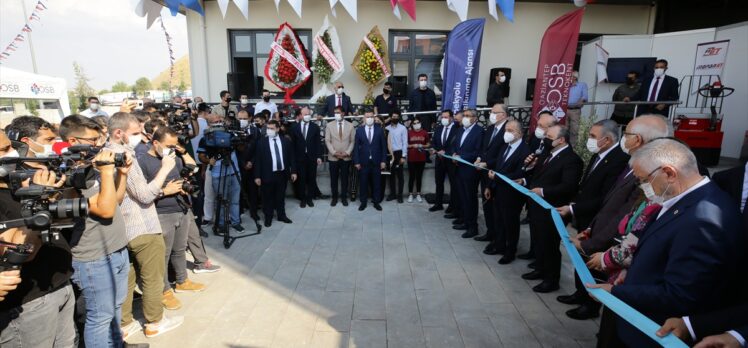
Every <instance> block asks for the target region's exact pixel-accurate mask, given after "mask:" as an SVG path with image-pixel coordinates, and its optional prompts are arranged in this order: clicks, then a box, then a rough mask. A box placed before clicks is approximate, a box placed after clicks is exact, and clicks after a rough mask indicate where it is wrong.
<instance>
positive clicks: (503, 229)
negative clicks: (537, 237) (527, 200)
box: [493, 188, 524, 256]
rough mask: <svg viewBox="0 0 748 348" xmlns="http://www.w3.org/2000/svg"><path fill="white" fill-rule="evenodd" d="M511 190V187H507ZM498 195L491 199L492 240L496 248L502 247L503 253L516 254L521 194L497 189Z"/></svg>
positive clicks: (521, 203)
mask: <svg viewBox="0 0 748 348" xmlns="http://www.w3.org/2000/svg"><path fill="white" fill-rule="evenodd" d="M509 189H510V190H513V189H512V188H509ZM497 192H499V193H497V194H500V195H501V196H500V197H496V198H495V199H493V201H494V212H495V214H496V215H495V219H494V221H495V222H496V235H495V238H494V241H495V243H496V247H497V248H504V250H505V252H504V255H508V256H514V255H516V254H517V243H518V242H519V228H520V226H519V216H520V214H522V205H523V204H524V201H523V200H522V197H521V196H517V195H516V194H513V193H510V192H506V191H504V190H497Z"/></svg>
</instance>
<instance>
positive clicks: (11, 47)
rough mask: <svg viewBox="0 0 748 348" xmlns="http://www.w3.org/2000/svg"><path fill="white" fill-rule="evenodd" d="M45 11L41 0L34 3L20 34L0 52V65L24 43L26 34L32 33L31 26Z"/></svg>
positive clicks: (45, 6) (45, 7)
mask: <svg viewBox="0 0 748 348" xmlns="http://www.w3.org/2000/svg"><path fill="white" fill-rule="evenodd" d="M46 9H47V5H45V4H44V2H42V0H39V1H37V2H36V5H35V6H34V11H32V12H31V15H30V16H29V18H27V19H26V23H24V24H23V27H21V32H20V33H18V35H16V37H15V38H13V40H12V41H11V42H10V43H9V44H8V45H7V46H5V49H3V51H2V52H0V64H2V61H3V60H6V59H8V57H10V55H11V54H12V52H15V51H16V50H17V49H18V48H19V45H20V43H21V42H24V41H26V35H27V33H31V31H33V28H32V27H31V25H32V24H33V23H34V21H40V20H41V17H40V16H39V14H40V13H41V12H42V11H44V10H46Z"/></svg>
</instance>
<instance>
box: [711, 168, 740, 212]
mask: <svg viewBox="0 0 748 348" xmlns="http://www.w3.org/2000/svg"><path fill="white" fill-rule="evenodd" d="M744 178H745V166H744V165H740V166H737V167H734V168H730V169H726V170H723V171H721V172H718V173H715V174H714V177H713V178H712V180H713V181H714V183H715V184H717V186H719V188H721V189H722V191H725V192H727V194H728V195H730V197H731V198H732V200H733V202H734V203H735V205H736V206H738V207H740V201H741V200H742V199H743V180H744Z"/></svg>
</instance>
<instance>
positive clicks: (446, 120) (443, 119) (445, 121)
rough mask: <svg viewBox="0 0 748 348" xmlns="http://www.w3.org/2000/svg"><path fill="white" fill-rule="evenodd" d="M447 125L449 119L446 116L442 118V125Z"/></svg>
mask: <svg viewBox="0 0 748 348" xmlns="http://www.w3.org/2000/svg"><path fill="white" fill-rule="evenodd" d="M447 125H449V119H448V118H442V126H444V127H446V126H447Z"/></svg>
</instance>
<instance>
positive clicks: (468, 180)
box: [457, 164, 478, 232]
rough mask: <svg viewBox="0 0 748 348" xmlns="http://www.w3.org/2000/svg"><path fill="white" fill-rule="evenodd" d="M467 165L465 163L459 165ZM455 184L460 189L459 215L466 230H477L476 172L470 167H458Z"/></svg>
mask: <svg viewBox="0 0 748 348" xmlns="http://www.w3.org/2000/svg"><path fill="white" fill-rule="evenodd" d="M460 166H467V165H462V164H461V165H460ZM457 179H458V180H457V181H458V183H457V186H458V187H459V191H460V198H461V199H460V207H461V209H462V211H461V213H462V215H461V216H460V217H461V218H462V219H463V221H465V225H466V226H467V228H468V231H476V232H477V230H478V173H477V172H476V171H475V169H473V168H472V167H469V168H467V167H466V168H458V172H457Z"/></svg>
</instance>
